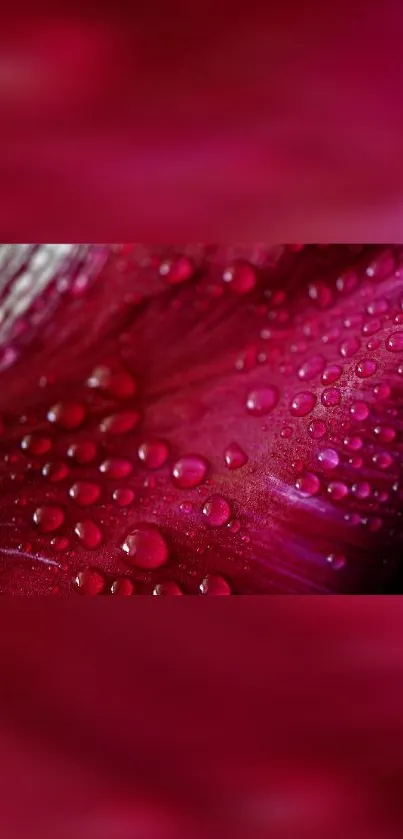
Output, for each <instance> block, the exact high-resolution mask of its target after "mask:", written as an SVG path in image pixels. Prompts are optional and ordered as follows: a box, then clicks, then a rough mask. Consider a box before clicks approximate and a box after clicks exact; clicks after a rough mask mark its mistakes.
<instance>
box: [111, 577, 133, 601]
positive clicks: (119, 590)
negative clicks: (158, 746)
mask: <svg viewBox="0 0 403 839" xmlns="http://www.w3.org/2000/svg"><path fill="white" fill-rule="evenodd" d="M133 592H134V585H133V583H132V581H131V580H129V578H128V577H119V579H117V580H114V581H113V583H112V585H111V594H117V595H120V596H121V597H127V596H128V595H131V594H133Z"/></svg>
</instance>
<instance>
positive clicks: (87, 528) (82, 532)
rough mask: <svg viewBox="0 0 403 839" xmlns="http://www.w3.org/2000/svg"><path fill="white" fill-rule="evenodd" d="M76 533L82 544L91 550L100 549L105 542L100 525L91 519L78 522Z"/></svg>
mask: <svg viewBox="0 0 403 839" xmlns="http://www.w3.org/2000/svg"><path fill="white" fill-rule="evenodd" d="M74 533H75V534H76V536H78V538H79V540H80V542H82V544H83V545H84V546H85V547H86V548H89V549H91V550H93V549H94V548H98V547H99V545H100V544H101V543H102V541H103V535H102V533H101V531H100V529H99V527H98V525H97V524H95V522H94V521H91V520H90V519H87V520H86V521H78V522H77V524H76V525H75V528H74Z"/></svg>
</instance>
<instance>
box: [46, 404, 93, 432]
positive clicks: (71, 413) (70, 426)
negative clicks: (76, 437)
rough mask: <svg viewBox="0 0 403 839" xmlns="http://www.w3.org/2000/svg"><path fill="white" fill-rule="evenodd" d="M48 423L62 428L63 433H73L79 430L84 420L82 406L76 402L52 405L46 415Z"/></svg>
mask: <svg viewBox="0 0 403 839" xmlns="http://www.w3.org/2000/svg"><path fill="white" fill-rule="evenodd" d="M47 418H48V420H49V422H51V423H54V424H55V425H57V426H59V428H63V429H64V430H65V431H73V430H74V429H75V428H79V426H80V425H82V423H83V421H84V419H85V409H84V406H83V405H79V404H78V403H76V402H58V403H57V405H53V408H50V410H49V411H48V414H47Z"/></svg>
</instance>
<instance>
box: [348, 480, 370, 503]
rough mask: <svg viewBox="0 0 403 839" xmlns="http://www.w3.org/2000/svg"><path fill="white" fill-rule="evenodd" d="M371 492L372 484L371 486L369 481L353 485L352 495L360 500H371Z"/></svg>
mask: <svg viewBox="0 0 403 839" xmlns="http://www.w3.org/2000/svg"><path fill="white" fill-rule="evenodd" d="M371 490H372V488H371V484H369V483H368V481H360V482H359V483H357V484H353V486H352V487H351V492H352V494H353V495H355V497H356V498H359V499H360V500H364V499H365V498H369V496H370V495H371Z"/></svg>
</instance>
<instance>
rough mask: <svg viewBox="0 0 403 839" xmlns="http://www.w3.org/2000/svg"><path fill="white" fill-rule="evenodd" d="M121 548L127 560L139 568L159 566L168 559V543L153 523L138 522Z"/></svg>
mask: <svg viewBox="0 0 403 839" xmlns="http://www.w3.org/2000/svg"><path fill="white" fill-rule="evenodd" d="M122 550H123V551H124V553H125V554H126V556H127V562H129V563H130V564H131V565H137V566H138V567H139V568H146V569H150V568H159V567H160V566H161V565H164V564H165V562H166V561H167V559H168V545H167V543H166V541H165V539H164V537H163V535H162V533H161V532H160V530H159V529H158V527H156V525H154V524H148V523H147V524H146V523H144V524H138V525H137V527H136V529H135V530H133V531H132V532H131V533H129V535H128V536H127V537H126V539H125V541H124V542H123V544H122Z"/></svg>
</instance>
